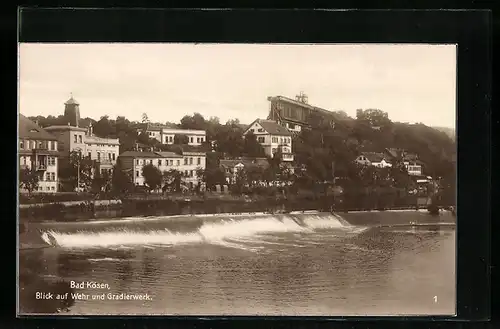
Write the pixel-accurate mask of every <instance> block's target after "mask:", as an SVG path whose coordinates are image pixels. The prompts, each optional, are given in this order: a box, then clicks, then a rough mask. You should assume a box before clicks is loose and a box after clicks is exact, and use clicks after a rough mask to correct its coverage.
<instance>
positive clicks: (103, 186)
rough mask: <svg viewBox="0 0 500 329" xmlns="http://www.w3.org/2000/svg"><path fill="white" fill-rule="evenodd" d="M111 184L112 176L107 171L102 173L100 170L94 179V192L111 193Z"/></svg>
mask: <svg viewBox="0 0 500 329" xmlns="http://www.w3.org/2000/svg"><path fill="white" fill-rule="evenodd" d="M111 183H112V180H111V175H110V174H109V172H108V171H107V170H105V171H103V172H102V173H101V171H100V170H96V171H95V173H94V177H93V178H92V184H91V186H92V191H93V192H94V193H100V192H102V191H104V192H109V191H110V190H111Z"/></svg>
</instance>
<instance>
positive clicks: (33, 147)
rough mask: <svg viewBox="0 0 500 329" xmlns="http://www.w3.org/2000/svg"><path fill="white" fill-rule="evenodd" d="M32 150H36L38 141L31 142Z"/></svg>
mask: <svg viewBox="0 0 500 329" xmlns="http://www.w3.org/2000/svg"><path fill="white" fill-rule="evenodd" d="M31 148H32V149H36V141H31Z"/></svg>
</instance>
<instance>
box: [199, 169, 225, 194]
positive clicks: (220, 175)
mask: <svg viewBox="0 0 500 329" xmlns="http://www.w3.org/2000/svg"><path fill="white" fill-rule="evenodd" d="M196 176H197V177H198V178H199V179H201V181H203V182H204V183H205V186H206V187H207V189H214V188H215V186H216V185H217V184H225V175H224V172H223V171H222V170H221V169H220V168H219V167H207V168H205V169H203V168H198V169H197V170H196Z"/></svg>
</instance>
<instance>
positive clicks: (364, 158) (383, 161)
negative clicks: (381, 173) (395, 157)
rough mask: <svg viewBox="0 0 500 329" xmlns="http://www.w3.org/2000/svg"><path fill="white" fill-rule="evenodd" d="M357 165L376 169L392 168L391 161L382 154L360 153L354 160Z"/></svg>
mask: <svg viewBox="0 0 500 329" xmlns="http://www.w3.org/2000/svg"><path fill="white" fill-rule="evenodd" d="M354 162H356V163H357V164H359V165H364V166H373V167H377V168H387V167H392V163H391V161H389V159H388V157H387V156H386V155H384V153H380V152H362V153H361V154H360V155H358V156H357V158H356V159H355V160H354Z"/></svg>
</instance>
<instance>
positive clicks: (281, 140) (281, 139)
mask: <svg viewBox="0 0 500 329" xmlns="http://www.w3.org/2000/svg"><path fill="white" fill-rule="evenodd" d="M265 141H266V139H265V137H257V142H259V143H264V142H265ZM271 141H272V143H281V144H290V143H291V142H292V139H291V138H288V137H272V140H271Z"/></svg>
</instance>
